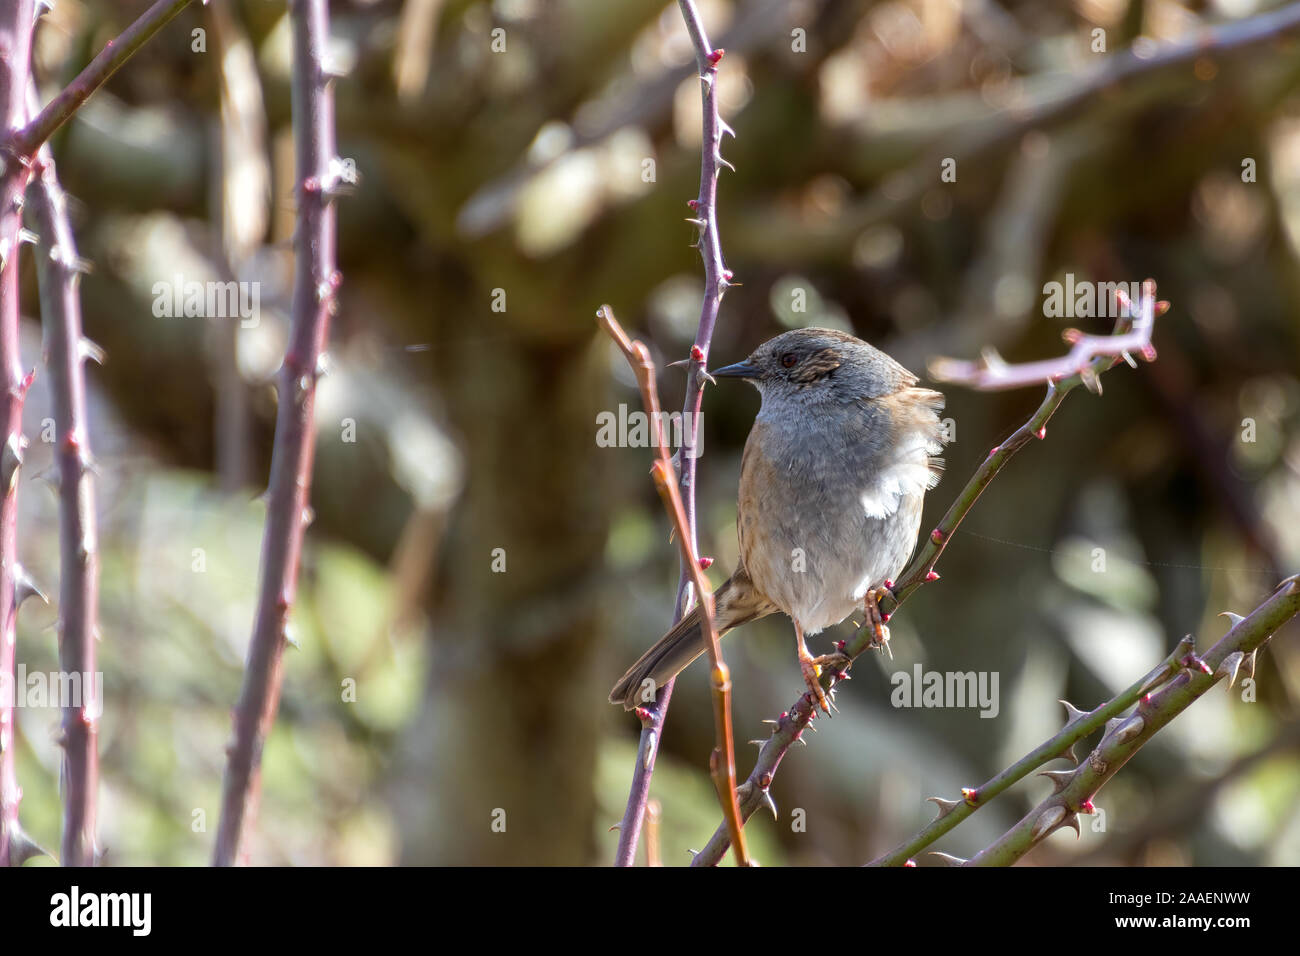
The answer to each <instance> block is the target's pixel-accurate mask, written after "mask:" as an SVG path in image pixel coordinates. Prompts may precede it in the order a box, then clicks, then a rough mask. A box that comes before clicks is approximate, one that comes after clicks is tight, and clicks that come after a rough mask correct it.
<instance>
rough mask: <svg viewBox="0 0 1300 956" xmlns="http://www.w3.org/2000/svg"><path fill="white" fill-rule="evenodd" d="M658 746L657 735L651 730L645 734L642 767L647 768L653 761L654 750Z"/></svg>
mask: <svg viewBox="0 0 1300 956" xmlns="http://www.w3.org/2000/svg"><path fill="white" fill-rule="evenodd" d="M658 746H659V735H658V734H656V733H655V732H654V731H653V730H652V731H650V732H649V733H648V734H646V738H645V760H643V761H642V762H641V763H642V768H643V769H645V770H649V769H650V765H651V764H652V763H654V760H655V750H656V749H657V748H658Z"/></svg>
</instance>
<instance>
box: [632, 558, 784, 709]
mask: <svg viewBox="0 0 1300 956" xmlns="http://www.w3.org/2000/svg"><path fill="white" fill-rule="evenodd" d="M713 601H714V614H713V622H714V625H715V626H716V627H717V629H718V634H719V635H722V634H725V633H726V632H727V631H729V630H731V629H732V628H733V627H739V626H740V625H741V624H744V623H745V622H747V621H752V620H754V619H755V618H758V617H763V616H764V615H767V614H771V613H772V612H773V611H775V610H776V608H775V606H774V605H772V604H771V603H769V602H768V601H767V600H766V599H765V598H762V597H760V596H759V595H758V593H757V592H756V591H755V590H754V585H753V584H752V583H751V582H750V580H749V576H748V575H747V574H745V572H744V571H743V570H737V572H736V573H735V574H733V575H732V576H731V577H730V578H728V579H727V580H726V581H725V582H724V583H723V584H722V586H721V587H719V588H718V589H717V590H716V591H715V592H713ZM707 643H708V639H707V638H706V637H705V636H704V626H703V615H702V614H701V613H700V608H699V606H698V605H696V607H695V608H693V609H692V610H691V613H689V614H687V615H686V616H685V617H684V618H682V619H681V620H680V621H678V622H677V623H676V624H674V625H673V628H672V630H670V631H669V632H668V633H667V634H665V635H664V636H663V637H661V638H659V640H658V642H656V644H655V645H654V647H652V648H650V650H648V651H646V652H645V653H644V654H642V655H641V657H640V659H639V660H638V661H637V662H636V663H635V664H633V665H632V666H631V667H629V668H628V669H627V673H625V674H624V675H623V676H622V677H620V678H619V680H618V683H617V684H615V685H614V689H613V690H611V691H610V692H609V702H610V703H611V704H622V705H623V707H624V709H626V710H632V709H633V708H635V707H640V706H644V705H645V704H648V703H651V702H652V701H653V700H654V698H655V692H656V691H657V690H658V689H659V688H660V687H662V686H663V685H664V684H666V683H668V682H669V681H670V680H672V679H673V678H674V677H676V676H677V675H678V674H680V673H681V672H682V671H684V670H685V669H686V668H687V666H688V665H689V664H690V663H691V662H692V661H694V660H695V658H697V657H699V656H700V655H701V654H703V653H704V652H705V650H706V649H707Z"/></svg>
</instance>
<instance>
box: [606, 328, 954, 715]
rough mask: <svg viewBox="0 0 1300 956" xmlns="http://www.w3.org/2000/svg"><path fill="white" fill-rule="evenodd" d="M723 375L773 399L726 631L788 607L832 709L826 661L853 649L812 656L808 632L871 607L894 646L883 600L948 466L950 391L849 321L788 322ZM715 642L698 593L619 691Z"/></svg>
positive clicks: (744, 505)
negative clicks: (825, 324)
mask: <svg viewBox="0 0 1300 956" xmlns="http://www.w3.org/2000/svg"><path fill="white" fill-rule="evenodd" d="M711 374H712V376H713V377H714V378H715V379H718V378H738V379H742V380H743V381H746V382H748V383H749V384H751V385H753V386H754V387H755V388H757V389H758V392H759V396H760V400H761V405H760V408H759V411H758V414H757V416H756V417H755V420H754V425H753V428H752V429H751V430H750V433H749V438H748V439H747V440H746V442H745V450H744V454H743V456H742V458H741V466H740V487H739V491H738V494H737V509H736V533H737V537H738V539H739V545H740V547H739V559H738V562H737V566H736V568H735V571H734V572H733V573H732V575H731V577H729V578H728V579H727V580H726V581H725V582H724V583H723V584H722V585H721V586H720V587H719V588H718V589H717V590H716V591H715V592H714V603H715V611H714V622H715V625H716V628H717V632H718V633H719V634H720V635H721V634H723V633H725V632H727V631H730V630H732V629H733V628H736V627H739V626H741V625H742V624H747V623H749V622H750V621H753V620H756V619H758V618H761V617H766V616H767V615H769V614H774V613H776V612H778V611H779V612H781V613H783V614H785V615H786V616H787V617H789V618H790V620H791V621H792V622H793V624H794V635H795V651H796V655H797V657H798V661H799V670H800V673H801V675H802V677H803V680H804V683H805V684H806V685H807V687H808V692H809V693H810V694H811V695H812V701H813V702H814V703H815V704H816V706H818V707H820V708H821V709H822V710H823V711H825V712H826V713H828V714H829V713H830V707H829V706H828V701H827V697H826V694H825V692H824V691H823V690H822V687H821V682H820V675H821V670H822V668H823V667H827V666H832V667H835V668H836V669H837V670H840V669H842V668H843V667H844V666H845V665H846V664H847V662H848V660H847V658H845V657H844V656H843V655H842V654H838V653H835V654H826V655H822V656H820V657H813V656H812V654H811V653H810V652H809V650H808V646H807V643H806V638H807V637H809V636H810V635H814V634H817V633H819V632H820V631H822V630H824V629H825V628H827V627H831V626H833V625H836V624H838V623H840V622H841V621H843V620H844V619H845V618H846V617H848V616H849V615H850V614H851V613H853V612H854V611H856V610H857V609H859V608H861V609H863V611H864V613H865V614H866V615H867V619H868V623H869V625H870V626H872V627H873V644H875V645H877V646H887V645H885V642H886V641H887V640H888V638H889V632H888V629H887V628H886V627H885V618H884V616H883V615H882V614H881V611H880V607H879V604H878V601H879V598H880V597H881V595H882V594H883V593H884V592H883V590H882V589H883V588H890V587H892V586H893V584H892V582H893V580H894V579H896V578H897V577H898V575H899V574H900V573H901V572H902V570H903V569H904V568H905V567H906V565H907V562H908V560H909V559H910V558H911V555H912V552H913V550H914V549H915V547H916V539H917V532H918V530H919V529H920V526H921V508H922V504H923V501H924V498H925V493H926V492H927V491H928V490H930V489H931V488H933V487H934V486H935V485H936V484H937V483H938V481H939V476H940V474H941V473H942V471H943V459H942V458H939V457H937V456H938V454H939V452H941V451H942V447H943V443H944V441H945V440H946V429H945V427H944V425H943V422H942V421H941V420H940V418H939V414H940V412H941V411H942V410H943V407H944V397H943V395H942V394H941V393H939V392H937V391H934V390H932V389H929V388H925V387H922V386H919V385H918V384H917V383H918V382H919V381H920V380H919V379H918V377H917V376H916V375H914V374H912V373H911V372H909V371H908V370H907V369H906V368H904V367H903V366H902V365H900V364H899V363H898V362H896V361H894V360H893V359H892V358H890V357H889V356H888V355H886V354H885V353H884V352H882V351H880V350H879V349H877V348H875V347H873V346H871V345H869V344H868V343H866V342H864V341H862V340H861V339H859V338H856V337H854V336H852V335H849V334H848V333H846V332H841V331H839V330H836V329H823V328H801V329H795V330H793V331H789V332H784V333H782V334H780V335H778V336H776V337H775V338H772V339H769V340H768V341H767V342H764V343H763V344H762V345H760V346H759V347H758V348H756V349H755V350H754V351H753V352H752V353H751V354H750V355H749V357H748V358H746V359H745V360H744V361H741V362H737V363H735V364H734V365H727V366H725V367H723V368H719V369H716V370H714V371H713V372H712V373H711ZM706 642H707V638H706V636H705V635H704V630H703V627H702V618H701V612H700V608H699V606H698V605H697V606H696V607H695V608H694V609H693V610H691V612H690V613H689V614H687V615H686V616H684V617H683V618H682V619H681V620H680V621H679V622H678V623H677V624H675V625H674V626H673V628H672V629H671V630H669V631H668V633H667V634H665V635H664V636H663V637H662V638H660V639H659V641H658V642H657V643H656V644H655V645H654V646H653V647H651V648H650V649H649V650H648V651H646V652H645V653H644V654H643V655H641V657H640V659H638V660H637V662H636V663H635V664H633V665H632V666H631V667H630V668H628V670H627V672H626V673H625V674H624V675H623V676H622V677H621V678H619V681H618V683H616V684H615V685H614V688H613V690H611V691H610V694H609V700H610V703H614V704H623V706H624V707H625V708H626V709H628V710H633V709H635V708H636V707H639V706H643V705H645V704H648V703H650V702H652V701H653V700H654V699H655V694H656V692H657V691H658V688H660V687H662V686H663V685H664V684H666V683H667V682H668V681H670V680H672V679H673V678H674V677H676V676H677V675H678V674H679V673H681V671H683V670H684V669H685V668H686V667H687V666H688V665H690V663H691V662H692V661H694V660H695V659H696V658H697V657H699V656H700V655H701V654H703V653H704V651H705V650H706Z"/></svg>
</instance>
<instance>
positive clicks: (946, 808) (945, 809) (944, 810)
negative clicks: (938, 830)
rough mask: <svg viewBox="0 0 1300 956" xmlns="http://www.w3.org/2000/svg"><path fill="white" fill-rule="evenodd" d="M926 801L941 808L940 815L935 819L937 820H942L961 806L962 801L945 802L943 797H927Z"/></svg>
mask: <svg viewBox="0 0 1300 956" xmlns="http://www.w3.org/2000/svg"><path fill="white" fill-rule="evenodd" d="M925 799H926V800H928V801H930V802H931V803H933V804H935V805H936V806H937V807H938V808H939V815H938V816H937V817H935V819H936V820H942V819H943V818H944V817H946V816H947V815H948V814H949V813H951V812H952V811H953V810H954V809H956V808H957V807H958V806H960V805H961V801H959V800H945V799H944V798H943V797H926V798H925Z"/></svg>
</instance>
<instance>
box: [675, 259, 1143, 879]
mask: <svg viewBox="0 0 1300 956" xmlns="http://www.w3.org/2000/svg"><path fill="white" fill-rule="evenodd" d="M1156 311H1157V303H1156V298H1155V282H1153V281H1152V280H1149V279H1148V280H1147V281H1146V282H1145V283H1143V287H1142V300H1141V302H1139V303H1138V304H1137V309H1136V312H1133V311H1132V310H1130V309H1129V308H1125V309H1124V310H1122V314H1121V316H1120V318H1119V320H1118V321H1117V322H1116V326H1115V335H1116V336H1124V335H1126V334H1127V333H1129V332H1130V331H1131V330H1132V328H1133V326H1135V325H1138V324H1142V325H1143V326H1144V327H1147V326H1149V325H1150V324H1151V323H1152V322H1154V320H1155V314H1156ZM1149 354H1150V355H1151V357H1154V352H1152V353H1149ZM1120 361H1121V358H1120V356H1118V355H1099V356H1097V357H1096V358H1092V359H1091V360H1089V361H1087V362H1086V363H1084V364H1082V365H1080V366H1077V367H1076V368H1075V369H1074V371H1073V372H1071V373H1069V374H1065V375H1064V376H1063V377H1061V378H1059V379H1056V378H1053V379H1052V380H1050V381H1049V382H1048V385H1047V396H1046V397H1045V398H1044V399H1043V402H1042V404H1041V405H1039V406H1038V409H1037V411H1035V412H1034V413H1033V414H1032V415H1031V416H1030V417H1029V419H1028V421H1026V422H1025V423H1024V424H1023V425H1021V426H1020V427H1019V428H1017V429H1016V430H1015V431H1014V432H1012V434H1011V435H1010V436H1009V437H1008V438H1007V439H1006V440H1005V441H1003V442H1002V443H1001V444H1000V445H998V446H996V447H995V448H993V449H992V450H991V451H990V452H989V454H988V457H987V458H985V459H984V461H983V463H982V464H981V465H980V466H979V468H977V469H976V470H975V474H974V475H972V476H971V478H970V480H969V481H968V482H966V486H965V487H964V488H962V490H961V492H960V493H959V494H958V495H957V498H956V500H955V501H954V502H953V503H952V505H951V506H950V507H949V508H948V511H947V512H946V513H945V514H944V516H943V518H942V519H941V520H940V521H939V523H938V525H936V526H935V528H934V530H933V531H931V532H930V534H929V537H928V538H927V539H925V540H924V541H923V542H922V546H921V548H920V550H919V551H918V552H917V553H916V555H915V556H914V557H913V558H912V561H911V563H910V564H909V565H908V567H907V569H906V570H905V571H904V572H903V574H902V576H901V577H900V578H899V580H898V583H897V584H893V585H892V586H890V587H889V588H888V589H887V590H886V591H885V594H884V595H883V596H882V597H881V598H880V609H881V611H882V612H883V613H884V616H885V618H886V619H888V617H889V616H890V615H891V614H892V613H893V612H894V611H896V610H897V609H898V607H899V605H901V604H902V603H903V602H904V601H905V600H907V598H908V597H909V596H910V595H911V594H912V593H913V592H915V591H916V589H917V588H919V587H921V586H922V585H924V584H927V583H929V582H932V581H937V580H939V575H938V573H937V572H936V571H935V570H934V566H935V564H936V563H937V562H938V560H939V558H940V556H941V555H942V554H943V552H944V549H945V548H947V546H948V542H949V541H951V540H952V536H953V534H954V532H956V530H957V527H958V526H959V525H960V524H961V522H962V521H963V520H964V519H965V517H966V515H967V514H969V513H970V510H971V509H972V508H973V507H974V506H975V502H976V501H978V500H979V497H980V495H981V494H983V493H984V489H985V488H987V487H988V486H989V484H990V483H991V482H992V481H993V479H994V478H995V477H997V474H998V472H999V471H1001V470H1002V466H1003V465H1005V464H1006V463H1007V462H1008V461H1009V460H1010V459H1011V456H1012V455H1014V454H1015V453H1016V452H1018V451H1019V450H1020V449H1021V448H1023V447H1024V446H1025V445H1027V444H1028V443H1029V442H1030V441H1032V440H1033V439H1035V438H1046V437H1047V422H1048V420H1049V419H1051V417H1052V415H1053V414H1055V413H1056V410H1057V409H1058V408H1059V407H1060V406H1061V403H1062V402H1063V401H1064V400H1065V396H1066V395H1068V394H1069V393H1070V392H1072V391H1073V390H1074V389H1075V388H1077V387H1078V386H1080V385H1083V384H1085V383H1091V384H1092V385H1093V386H1096V385H1097V381H1098V378H1099V376H1100V375H1101V374H1102V373H1103V372H1105V371H1106V370H1107V369H1110V368H1113V367H1114V366H1115V364H1116V363H1118V362H1120ZM1058 371H1060V372H1065V371H1066V370H1065V369H1064V368H1062V369H1058ZM874 646H876V644H875V635H874V633H873V629H872V628H871V627H869V626H868V627H864V628H862V629H861V630H859V631H858V633H857V634H856V635H854V637H853V638H852V639H851V640H848V641H845V642H844V646H843V647H842V648H840V650H841V652H842V653H843V654H844V655H845V656H846V657H847V658H848V659H849V663H850V664H851V663H852V662H853V661H854V660H855V659H856V658H857V657H858V656H859V655H860V654H862V653H863V652H864V651H866V650H868V649H870V648H872V647H874ZM847 670H848V666H846V667H845V670H844V671H841V672H839V673H834V672H832V671H830V670H829V669H828V670H827V671H826V672H825V673H824V674H823V675H822V679H821V680H822V686H823V687H825V688H826V689H827V690H830V689H831V688H833V687H834V686H835V683H836V682H837V681H839V680H840V679H842V678H843V677H844V676H846V675H845V671H847ZM815 712H816V708H815V707H814V706H813V704H812V703H811V700H810V697H809V695H808V694H804V695H802V696H801V697H800V698H799V700H798V701H796V702H795V705H794V706H793V707H791V708H790V710H789V711H787V712H786V713H784V714H782V715H781V717H780V718H779V719H778V720H777V721H776V722H775V726H774V729H773V733H772V736H771V737H770V738H769V739H768V740H767V741H766V742H765V743H764V744H763V746H762V747H761V748H760V750H759V752H758V759H757V760H756V761H755V763H754V769H753V770H752V771H751V772H750V775H749V777H748V778H747V779H746V781H745V782H744V783H743V784H741V786H740V788H739V791H738V792H739V795H740V811H741V815H742V816H743V818H744V819H746V820H748V819H749V818H750V816H751V815H753V813H754V811H755V810H757V809H758V808H759V807H760V806H761V805H762V804H763V803H764V801H765V800H767V799H768V796H767V793H768V789H769V788H770V787H771V785H772V780H773V778H774V777H775V776H776V771H777V768H778V767H779V766H780V763H781V758H782V757H784V756H785V754H786V751H787V750H789V749H790V746H791V745H792V744H793V743H794V742H795V741H796V740H799V739H801V737H802V734H803V731H804V728H806V727H807V726H808V725H809V723H811V722H812V720H813V719H814V717H815ZM726 851H727V830H726V828H725V827H721V826H720V827H718V828H717V829H716V830H715V831H714V833H713V836H712V837H711V838H710V840H709V842H708V843H707V844H706V845H705V847H704V849H703V850H701V851H700V853H699V854H697V855H696V857H695V860H694V862H693V863H692V865H693V866H711V865H713V864H716V863H717V862H718V861H719V860H720V859H721V858H722V855H723V854H724V853H726Z"/></svg>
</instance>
